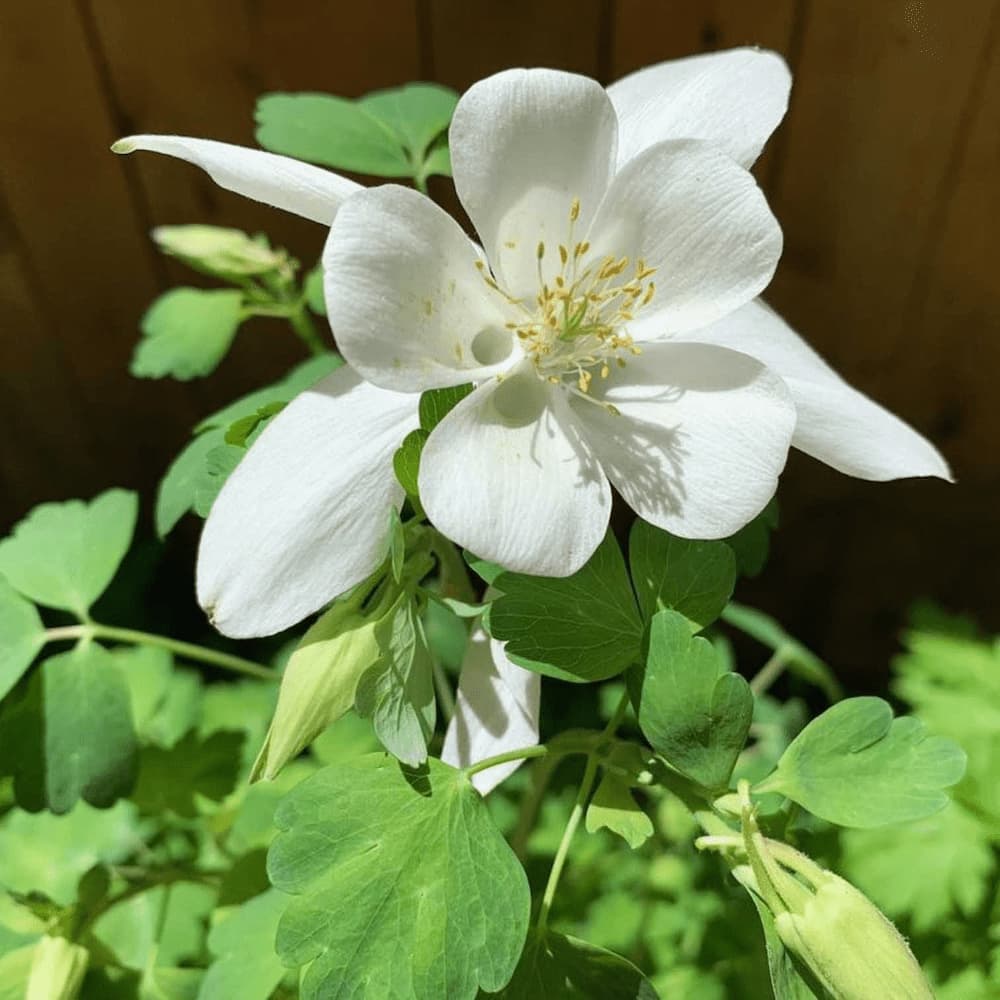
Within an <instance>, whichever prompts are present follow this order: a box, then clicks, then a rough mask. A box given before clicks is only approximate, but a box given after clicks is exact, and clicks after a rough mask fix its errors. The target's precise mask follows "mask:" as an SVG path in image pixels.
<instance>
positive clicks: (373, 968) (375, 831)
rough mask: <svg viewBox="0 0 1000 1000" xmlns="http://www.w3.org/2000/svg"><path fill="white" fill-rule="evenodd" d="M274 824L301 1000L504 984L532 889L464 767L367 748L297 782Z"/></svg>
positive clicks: (451, 992)
mask: <svg viewBox="0 0 1000 1000" xmlns="http://www.w3.org/2000/svg"><path fill="white" fill-rule="evenodd" d="M276 820H277V823H278V826H279V828H280V829H281V830H282V831H284V832H283V833H281V834H279V836H278V838H277V839H276V840H275V842H274V844H273V846H272V848H271V851H270V854H269V857H268V872H269V875H270V878H271V881H272V883H273V884H274V886H275V887H276V888H277V889H280V890H281V891H282V892H286V893H290V894H292V895H293V896H294V897H295V898H294V899H292V901H291V902H290V903H289V905H288V908H287V909H286V911H285V913H284V915H283V916H282V918H281V921H280V923H279V925H278V935H277V944H276V947H277V951H278V954H279V955H280V956H281V958H282V959H283V960H284V962H285V963H286V964H287V965H289V966H297V965H304V966H306V968H305V971H304V975H303V977H302V985H301V991H302V992H301V995H302V998H303V1000H319V998H330V997H333V996H337V997H341V998H343V1000H437V998H438V997H448V998H449V1000H471V998H473V997H475V996H476V993H477V990H478V989H479V988H482V989H484V990H489V991H496V990H499V989H501V988H503V987H504V986H505V985H506V983H507V982H508V980H509V979H510V977H511V975H512V974H513V972H514V968H515V966H516V964H517V960H518V957H519V956H520V954H521V949H522V946H523V944H524V940H525V935H526V933H527V928H528V914H529V908H530V902H531V901H530V893H529V889H528V881H527V878H526V876H525V874H524V871H523V869H522V868H521V865H520V864H519V862H518V861H517V858H516V857H515V856H514V853H513V852H512V851H511V849H510V847H508V845H507V843H506V841H505V840H504V839H503V837H502V836H501V835H500V833H499V831H498V830H497V829H496V827H495V826H494V824H493V821H492V820H491V818H490V815H489V811H488V809H487V807H486V804H485V803H484V802H483V800H482V799H481V798H480V796H479V795H478V793H477V792H476V791H475V789H474V788H473V787H472V784H471V783H470V781H469V779H468V778H467V777H466V776H465V774H464V773H463V772H461V771H458V770H456V769H454V768H452V767H449V766H448V765H447V764H444V763H442V762H441V761H438V760H435V759H430V760H428V761H427V765H426V767H425V768H423V769H421V770H420V771H413V770H410V769H407V768H405V767H403V766H401V765H400V764H398V763H397V762H396V761H394V760H391V759H388V758H386V757H385V755H383V754H370V755H368V756H366V757H362V758H359V759H358V760H355V761H352V762H350V763H346V764H341V765H337V766H334V767H327V768H324V769H323V770H322V771H319V772H318V773H317V774H315V775H313V776H312V777H311V778H308V779H306V780H305V781H304V782H303V783H302V784H301V785H299V786H298V787H296V788H295V789H294V790H293V791H292V792H291V793H290V794H289V795H288V796H287V798H286V799H285V800H284V802H283V803H282V805H281V806H280V807H279V809H278V813H277V816H276ZM334 914H336V917H335V918H334V917H333V915H334Z"/></svg>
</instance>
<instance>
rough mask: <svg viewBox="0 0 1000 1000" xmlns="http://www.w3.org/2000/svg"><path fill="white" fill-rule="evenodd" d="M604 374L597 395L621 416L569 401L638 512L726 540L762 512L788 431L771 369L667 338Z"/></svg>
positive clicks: (783, 394)
mask: <svg viewBox="0 0 1000 1000" xmlns="http://www.w3.org/2000/svg"><path fill="white" fill-rule="evenodd" d="M609 382H610V384H609V385H608V386H607V391H605V392H602V394H601V398H602V399H604V400H607V401H608V402H610V403H612V404H613V405H614V406H615V407H617V408H618V410H619V411H620V415H615V414H612V413H609V412H607V411H606V410H604V409H603V408H602V407H600V406H595V405H592V404H589V403H585V402H583V401H582V400H578V399H574V400H573V408H574V410H575V411H576V413H577V416H578V418H579V419H580V421H581V422H582V423H583V424H584V425H585V429H586V433H587V438H588V441H589V442H590V444H591V446H592V447H593V449H594V451H595V453H596V454H597V457H598V459H599V460H600V462H601V465H602V466H603V468H604V471H605V472H606V473H607V475H608V477H609V478H610V479H611V481H612V482H613V483H614V484H615V486H616V487H617V489H618V491H619V492H620V493H621V495H622V496H623V497H624V498H625V501H626V502H627V503H628V505H629V506H630V507H631V508H632V509H633V510H634V511H636V513H638V514H639V515H640V516H641V517H643V518H645V520H647V521H649V522H650V523H651V524H655V525H658V526H659V527H661V528H665V529H666V530H667V531H671V532H673V533H674V534H676V535H680V536H682V537H684V538H725V537H726V536H728V535H731V534H733V532H735V531H738V530H739V529H740V528H741V527H743V525H745V524H746V523H747V522H748V521H749V520H750V519H751V518H753V517H755V516H756V515H757V514H758V513H760V511H761V510H762V509H763V507H764V505H765V504H766V503H767V501H768V500H769V499H770V498H771V497H772V496H773V494H774V491H775V488H776V486H777V481H778V475H779V473H780V472H781V470H782V468H783V467H784V465H785V459H786V457H787V455H788V446H789V443H790V441H791V438H792V432H793V431H794V429H795V407H794V406H793V404H792V401H791V397H790V395H789V392H788V389H787V387H786V386H785V384H784V383H783V382H782V381H781V379H780V378H779V377H778V376H777V375H775V374H773V373H772V372H770V371H768V370H767V369H766V368H765V367H764V366H763V365H762V364H761V363H760V362H759V361H756V360H754V359H753V358H749V357H747V356H746V355H745V354H739V353H737V352H736V351H729V350H725V349H724V348H721V347H715V346H709V345H703V344H685V343H674V342H667V343H662V344H647V345H645V346H644V348H643V353H642V355H640V356H639V357H638V358H635V359H633V360H631V361H629V363H628V365H627V367H626V368H625V369H624V370H621V371H619V372H615V373H613V374H612V376H611V379H610V380H609ZM597 388H599V387H598V386H597V384H596V383H595V389H597Z"/></svg>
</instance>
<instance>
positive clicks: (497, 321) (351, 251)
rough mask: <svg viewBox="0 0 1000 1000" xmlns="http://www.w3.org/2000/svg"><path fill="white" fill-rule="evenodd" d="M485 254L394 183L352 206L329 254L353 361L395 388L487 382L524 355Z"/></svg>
mask: <svg viewBox="0 0 1000 1000" xmlns="http://www.w3.org/2000/svg"><path fill="white" fill-rule="evenodd" d="M479 259H480V258H479V256H478V254H477V252H476V248H475V247H474V245H473V244H472V243H470V242H469V239H468V237H467V236H466V235H465V233H463V232H462V230H461V228H460V227H459V225H458V223H457V222H455V220H454V219H452V218H451V216H450V215H448V214H447V213H446V212H444V211H443V210H442V209H440V208H438V206H437V205H435V204H434V202H432V201H431V200H430V199H429V198H426V197H424V196H423V195H422V194H419V193H418V192H416V191H411V190H409V189H408V188H403V187H399V186H398V185H395V184H387V185H384V186H382V187H378V188H372V189H369V190H365V191H362V192H360V193H359V194H357V195H355V196H354V197H353V198H351V199H349V200H348V201H347V202H345V204H344V207H343V208H342V209H341V211H340V214H339V215H338V216H337V221H336V222H335V223H334V225H333V228H332V229H331V230H330V236H329V238H328V239H327V241H326V249H325V250H324V252H323V273H324V291H325V296H326V304H327V314H328V316H329V319H330V326H331V327H332V329H333V330H334V335H335V336H336V338H337V346H338V347H339V348H340V350H341V351H342V352H343V354H344V357H346V358H347V360H348V361H349V362H350V364H351V365H352V366H353V367H354V368H356V369H357V370H358V371H359V372H361V374H362V375H364V376H365V378H367V379H369V380H370V381H372V382H374V383H375V384H376V385H381V386H383V387H384V388H386V389H404V390H411V391H420V390H423V389H432V388H435V387H439V386H446V385H460V384H462V383H463V382H471V381H478V380H480V379H483V378H487V377H488V376H489V375H491V374H492V373H493V372H495V371H497V370H499V369H501V368H505V367H507V366H508V365H509V364H511V362H512V359H516V357H517V356H519V354H520V348H519V347H518V345H517V343H516V338H514V336H513V335H512V334H511V332H510V331H509V330H507V329H506V327H505V323H506V322H507V320H508V319H509V318H510V316H511V311H510V310H511V308H512V307H511V306H510V305H509V304H508V303H507V301H506V300H505V299H504V298H503V297H502V296H501V295H500V294H499V292H497V291H494V290H492V289H491V288H490V287H488V286H487V284H486V281H485V280H484V276H483V274H481V273H480V272H479V271H478V270H477V268H476V262H477V261H478V260H479Z"/></svg>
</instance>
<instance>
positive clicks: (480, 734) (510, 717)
mask: <svg viewBox="0 0 1000 1000" xmlns="http://www.w3.org/2000/svg"><path fill="white" fill-rule="evenodd" d="M541 681H542V679H541V677H539V675H538V674H536V673H533V672H532V671H530V670H525V669H524V668H523V667H519V666H517V665H516V664H514V663H511V662H510V660H509V659H507V656H506V654H505V653H504V644H503V643H502V642H497V640H495V639H488V638H487V636H486V634H485V633H484V632H483V630H482V629H479V628H477V629H476V631H475V632H474V633H473V634H472V638H471V639H470V641H469V648H468V650H467V651H466V654H465V659H464V660H463V662H462V673H461V675H460V676H459V679H458V697H457V698H456V699H455V716H454V718H453V719H452V720H451V723H450V725H449V726H448V731H447V733H445V737H444V747H443V749H442V751H441V759H442V760H443V761H444V762H445V763H446V764H452V765H453V766H454V767H468V766H469V765H470V764H477V763H479V761H481V760H485V759H486V758H487V757H495V756H496V755H497V754H501V753H505V752H506V751H508V750H517V749H519V748H520V747H529V746H536V745H537V743H538V709H539V700H540V697H541ZM521 763H522V761H517V760H515V761H511V762H510V763H508V764H500V765H498V766H497V767H491V768H489V769H488V770H486V771H480V772H479V773H478V774H475V775H473V777H472V783H473V785H475V787H476V788H477V789H478V790H479V792H480V793H481V794H483V795H486V794H487V792H490V791H492V790H493V789H494V788H496V786H497V785H499V784H500V782H501V781H503V780H504V779H505V778H508V777H509V776H510V775H511V774H513V773H514V772H515V771H516V770H517V769H518V768H519V767H520V766H521Z"/></svg>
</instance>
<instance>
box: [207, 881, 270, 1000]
mask: <svg viewBox="0 0 1000 1000" xmlns="http://www.w3.org/2000/svg"><path fill="white" fill-rule="evenodd" d="M287 902H288V897H287V896H285V895H284V894H283V893H280V892H278V891H277V890H275V889H270V890H269V891H268V892H264V893H261V895H259V896H256V897H255V898H254V899H250V900H248V901H247V902H245V903H244V904H243V905H242V906H241V907H240V908H239V909H237V910H234V911H233V912H231V913H230V914H228V915H227V916H225V917H224V918H223V919H222V920H221V921H220V922H219V923H217V924H216V925H215V926H214V927H213V928H212V932H211V934H210V935H209V937H208V947H209V949H210V950H211V952H212V954H213V955H214V956H215V961H214V962H213V963H212V964H211V965H210V966H209V968H208V972H207V973H206V975H205V978H204V980H203V981H202V984H201V990H200V991H199V993H198V1000H233V998H234V997H239V998H240V1000H267V998H268V997H269V996H271V994H272V993H273V992H274V990H275V988H276V987H277V985H278V983H280V982H281V980H282V979H283V978H284V977H285V967H284V965H283V964H282V962H281V959H280V958H278V956H277V955H276V954H275V951H274V936H275V933H276V932H277V929H278V919H279V918H280V917H281V914H282V911H283V910H284V909H285V906H286V905H287Z"/></svg>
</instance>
